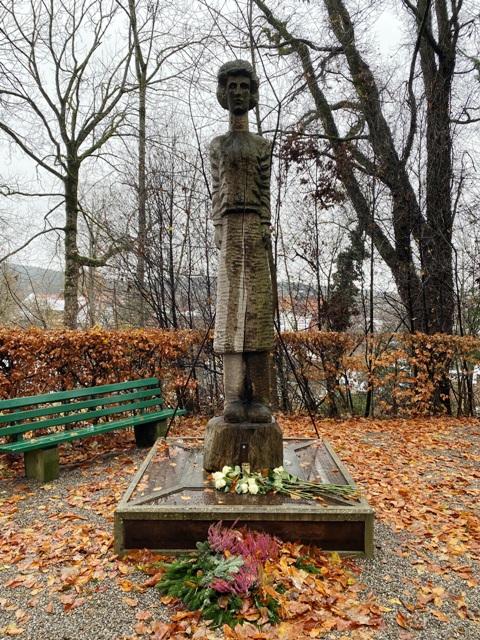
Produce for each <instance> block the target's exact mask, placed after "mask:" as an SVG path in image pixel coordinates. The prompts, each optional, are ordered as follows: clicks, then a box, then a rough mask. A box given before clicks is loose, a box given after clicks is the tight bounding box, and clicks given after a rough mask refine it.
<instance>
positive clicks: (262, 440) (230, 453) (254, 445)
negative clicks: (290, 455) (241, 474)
mask: <svg viewBox="0 0 480 640" xmlns="http://www.w3.org/2000/svg"><path fill="white" fill-rule="evenodd" d="M243 463H248V464H249V465H250V468H251V469H252V471H253V470H257V469H275V467H280V466H281V465H282V464H283V440H282V431H281V429H280V427H279V426H278V424H277V422H275V420H273V418H272V422H270V423H257V424H249V423H238V424H233V423H228V422H225V421H224V419H223V417H221V416H220V417H218V418H212V420H209V422H208V424H207V427H206V431H205V441H204V458H203V466H204V468H205V469H206V470H207V471H219V470H221V469H222V468H223V467H224V466H225V465H229V466H231V467H234V466H235V465H237V464H238V465H239V466H241V465H242V464H243Z"/></svg>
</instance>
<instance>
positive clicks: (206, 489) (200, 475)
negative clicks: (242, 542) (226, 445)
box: [115, 438, 374, 557]
mask: <svg viewBox="0 0 480 640" xmlns="http://www.w3.org/2000/svg"><path fill="white" fill-rule="evenodd" d="M283 446H284V455H283V458H284V466H285V469H286V470H287V471H288V472H289V473H291V474H292V475H296V476H298V477H299V478H303V479H305V480H311V481H316V482H325V483H330V484H350V485H352V486H355V485H354V483H353V480H352V479H351V478H350V476H349V474H348V472H347V470H346V469H345V467H344V466H343V465H342V463H341V461H340V460H339V459H338V457H337V456H336V454H335V452H334V451H333V449H332V448H331V447H330V446H329V444H328V442H325V441H322V440H314V439H301V438H293V439H288V438H287V439H285V440H284V442H283ZM220 520H221V521H222V522H223V523H224V526H232V525H234V524H235V523H236V525H235V526H239V527H240V526H246V527H249V528H251V529H254V530H256V531H264V532H266V533H270V534H272V535H276V536H278V537H280V538H281V539H282V540H285V541H286V540H291V541H292V542H295V541H296V540H300V541H301V542H302V543H303V544H307V545H315V546H317V547H320V548H322V549H324V550H326V551H327V550H328V551H337V552H339V553H341V554H348V555H363V556H366V557H371V556H372V554H373V520H374V513H373V510H372V508H371V507H370V505H369V504H368V502H367V501H366V500H365V498H363V497H361V496H360V497H359V498H358V499H357V500H345V499H343V498H341V497H335V498H334V497H331V498H325V499H324V500H322V501H318V500H315V501H312V500H308V501H307V500H301V499H300V500H296V499H293V498H292V497H291V496H288V495H284V494H280V493H273V492H272V493H268V494H266V495H250V494H241V495H238V494H236V493H223V491H215V489H214V488H213V482H212V480H211V479H209V474H208V473H207V472H206V471H205V470H204V469H203V442H202V441H201V440H198V439H195V438H182V439H179V440H177V439H170V438H168V439H167V440H166V441H164V440H159V441H158V442H157V444H156V445H155V446H154V447H153V448H152V450H151V451H150V453H149V454H148V456H147V458H146V459H145V461H144V463H143V464H142V466H141V468H140V469H139V470H138V472H137V474H136V476H135V478H134V479H133V481H132V482H131V484H130V486H129V488H128V490H127V492H126V493H125V495H124V497H123V498H122V500H121V501H120V503H119V505H118V507H117V509H116V510H115V553H117V554H119V555H123V554H124V553H126V552H127V551H128V550H130V549H151V550H153V551H159V552H160V553H174V554H175V553H178V552H181V551H186V550H191V549H195V546H196V543H197V542H199V541H201V540H206V538H207V535H208V528H209V526H210V525H211V524H212V523H214V522H218V521H220Z"/></svg>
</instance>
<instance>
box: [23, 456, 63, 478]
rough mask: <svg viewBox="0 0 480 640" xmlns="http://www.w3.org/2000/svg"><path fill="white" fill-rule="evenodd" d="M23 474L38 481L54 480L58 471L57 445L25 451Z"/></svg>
mask: <svg viewBox="0 0 480 640" xmlns="http://www.w3.org/2000/svg"><path fill="white" fill-rule="evenodd" d="M23 455H24V460H25V474H26V476H27V477H28V478H36V479H37V480H40V482H50V480H56V479H57V478H58V476H59V473H60V467H59V457H58V447H49V448H48V449H36V450H35V451H25V453H24V454H23Z"/></svg>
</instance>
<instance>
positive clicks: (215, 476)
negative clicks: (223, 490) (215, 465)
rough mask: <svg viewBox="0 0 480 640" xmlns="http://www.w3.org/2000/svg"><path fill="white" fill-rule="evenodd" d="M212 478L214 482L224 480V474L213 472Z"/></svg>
mask: <svg viewBox="0 0 480 640" xmlns="http://www.w3.org/2000/svg"><path fill="white" fill-rule="evenodd" d="M212 478H213V480H215V482H216V481H217V480H225V474H224V473H223V471H215V473H212Z"/></svg>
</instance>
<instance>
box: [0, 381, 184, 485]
mask: <svg viewBox="0 0 480 640" xmlns="http://www.w3.org/2000/svg"><path fill="white" fill-rule="evenodd" d="M147 409H148V411H146V410H147ZM184 413H186V411H185V410H183V409H182V410H175V409H162V390H161V388H160V386H159V381H158V379H157V378H148V379H145V380H133V381H129V382H120V383H118V384H107V385H103V386H97V387H89V388H86V389H73V390H71V391H60V392H54V393H46V394H43V395H38V396H26V397H23V398H11V399H9V400H0V440H4V437H5V436H13V437H14V439H15V440H14V442H5V443H4V444H1V443H0V453H11V454H12V453H13V454H14V453H23V454H24V459H25V473H26V475H27V476H28V477H30V478H37V479H38V480H40V481H41V482H49V481H50V480H54V479H55V478H58V476H59V455H58V445H59V444H61V443H63V442H71V441H72V440H78V439H80V438H88V437H90V436H94V435H98V434H101V433H107V432H109V431H116V430H117V429H127V428H128V427H133V428H134V431H135V441H136V443H137V446H139V447H150V446H152V445H153V444H154V442H155V440H156V439H157V438H159V437H161V436H163V435H165V432H166V428H167V424H166V421H167V420H168V419H169V418H171V417H172V416H174V415H176V416H179V415H182V414H184ZM3 425H6V426H3ZM61 426H63V427H65V429H63V430H61V431H55V432H49V431H51V430H52V428H58V427H61ZM40 430H41V433H40V434H39V435H36V432H38V431H40ZM46 430H47V431H46ZM27 435H28V437H27Z"/></svg>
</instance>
